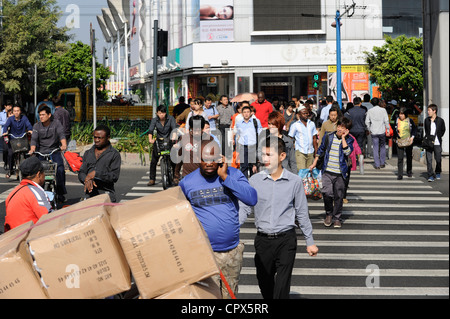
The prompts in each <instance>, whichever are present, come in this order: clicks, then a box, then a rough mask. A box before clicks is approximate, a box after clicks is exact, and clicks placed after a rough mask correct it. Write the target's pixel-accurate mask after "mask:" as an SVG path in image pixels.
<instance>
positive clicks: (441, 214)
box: [309, 204, 448, 217]
mask: <svg viewBox="0 0 450 319" xmlns="http://www.w3.org/2000/svg"><path fill="white" fill-rule="evenodd" d="M345 205H347V204H345ZM317 211H320V213H319V214H320V215H323V214H325V212H324V211H323V209H310V210H309V213H310V215H311V216H317ZM342 215H345V216H372V215H373V216H390V217H394V216H421V217H424V216H426V217H431V216H433V217H448V211H447V212H431V211H430V212H421V211H419V212H414V211H391V210H384V211H375V210H367V211H365V210H359V211H342Z"/></svg>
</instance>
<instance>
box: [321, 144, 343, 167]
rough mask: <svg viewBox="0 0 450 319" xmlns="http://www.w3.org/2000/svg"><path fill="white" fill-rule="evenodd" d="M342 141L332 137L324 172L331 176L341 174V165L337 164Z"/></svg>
mask: <svg viewBox="0 0 450 319" xmlns="http://www.w3.org/2000/svg"><path fill="white" fill-rule="evenodd" d="M341 143H342V140H341V139H339V138H337V137H336V135H333V143H332V144H331V148H330V157H329V159H328V164H327V168H326V169H325V171H326V172H329V173H333V174H342V172H341V165H340V162H339V150H340V148H341Z"/></svg>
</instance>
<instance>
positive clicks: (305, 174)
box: [298, 169, 322, 200]
mask: <svg viewBox="0 0 450 319" xmlns="http://www.w3.org/2000/svg"><path fill="white" fill-rule="evenodd" d="M298 174H299V176H300V177H301V178H302V181H303V188H304V190H305V195H306V197H307V198H311V199H313V200H319V199H321V198H322V193H321V191H320V189H321V185H320V182H319V177H320V175H321V174H320V171H318V170H316V171H314V170H313V171H312V172H311V171H310V170H309V169H307V170H300V171H299V173H298Z"/></svg>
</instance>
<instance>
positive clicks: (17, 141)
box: [5, 132, 30, 181]
mask: <svg viewBox="0 0 450 319" xmlns="http://www.w3.org/2000/svg"><path fill="white" fill-rule="evenodd" d="M9 137H10V138H9ZM5 142H6V143H8V142H9V143H11V148H12V150H13V163H10V165H13V164H14V166H15V168H16V169H15V170H16V178H17V180H18V181H22V172H21V171H20V164H21V163H22V162H23V161H24V160H25V158H26V155H27V154H28V151H29V149H30V142H29V140H28V132H25V133H23V134H22V136H15V135H13V134H7V135H6V136H5ZM8 174H9V173H8Z"/></svg>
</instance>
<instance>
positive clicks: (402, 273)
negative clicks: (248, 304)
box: [239, 267, 448, 291]
mask: <svg viewBox="0 0 450 319" xmlns="http://www.w3.org/2000/svg"><path fill="white" fill-rule="evenodd" d="M379 273H380V276H384V277H448V270H446V269H380V270H379ZM241 275H256V268H255V267H242V271H241ZM292 275H294V276H351V277H354V276H358V277H367V275H368V273H367V271H366V269H348V268H294V269H293V271H292ZM239 287H240V286H239ZM239 291H240V289H239Z"/></svg>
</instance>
